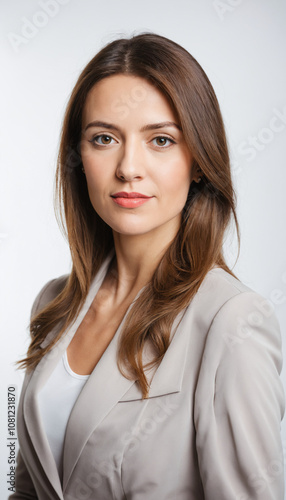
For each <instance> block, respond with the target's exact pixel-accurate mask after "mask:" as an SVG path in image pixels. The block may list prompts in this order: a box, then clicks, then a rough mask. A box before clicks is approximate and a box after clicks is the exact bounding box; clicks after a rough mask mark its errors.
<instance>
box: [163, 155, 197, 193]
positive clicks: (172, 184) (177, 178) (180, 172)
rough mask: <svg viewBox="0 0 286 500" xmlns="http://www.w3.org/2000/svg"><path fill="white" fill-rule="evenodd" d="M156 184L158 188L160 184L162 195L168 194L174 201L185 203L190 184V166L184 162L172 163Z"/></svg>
mask: <svg viewBox="0 0 286 500" xmlns="http://www.w3.org/2000/svg"><path fill="white" fill-rule="evenodd" d="M158 182H159V186H160V183H161V188H162V189H161V191H162V194H163V193H164V194H165V195H168V194H169V195H170V196H172V198H173V200H174V201H175V200H178V202H181V201H182V200H183V201H185V200H186V198H187V196H188V192H189V187H190V183H191V166H190V165H189V164H186V163H185V162H180V161H177V162H174V163H173V164H172V165H171V166H170V167H169V168H167V169H166V170H165V171H164V173H163V175H162V176H161V179H160V180H159V181H158Z"/></svg>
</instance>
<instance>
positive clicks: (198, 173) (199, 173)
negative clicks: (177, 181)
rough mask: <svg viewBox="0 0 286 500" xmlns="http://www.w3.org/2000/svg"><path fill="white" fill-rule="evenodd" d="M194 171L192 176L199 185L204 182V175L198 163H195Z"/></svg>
mask: <svg viewBox="0 0 286 500" xmlns="http://www.w3.org/2000/svg"><path fill="white" fill-rule="evenodd" d="M192 169H193V175H192V177H193V179H192V180H193V181H194V182H196V183H197V184H198V183H199V182H201V180H202V175H203V173H202V169H201V168H200V167H199V165H198V164H197V163H196V162H194V164H193V166H192Z"/></svg>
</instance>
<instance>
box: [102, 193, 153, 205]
mask: <svg viewBox="0 0 286 500" xmlns="http://www.w3.org/2000/svg"><path fill="white" fill-rule="evenodd" d="M111 197H112V199H113V200H114V202H115V203H117V205H120V206H121V207H125V208H135V207H139V206H140V205H143V203H146V202H147V201H148V200H150V198H152V196H146V195H145V194H142V193H127V192H125V191H120V192H119V193H115V194H112V195H111Z"/></svg>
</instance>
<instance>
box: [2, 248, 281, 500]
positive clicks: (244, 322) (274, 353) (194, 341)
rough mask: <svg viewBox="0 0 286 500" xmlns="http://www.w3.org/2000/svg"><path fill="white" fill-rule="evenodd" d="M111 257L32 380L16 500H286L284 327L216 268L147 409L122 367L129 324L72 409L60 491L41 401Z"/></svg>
mask: <svg viewBox="0 0 286 500" xmlns="http://www.w3.org/2000/svg"><path fill="white" fill-rule="evenodd" d="M109 260H110V257H109V258H107V260H106V261H105V263H104V264H103V265H102V267H101V269H100V271H99V272H98V274H97V276H96V278H95V279H94V281H93V283H92V286H91V288H90V292H89V294H88V297H87V299H86V302H85V304H84V306H83V308H82V310H81V312H80V314H79V316H78V318H77V320H76V321H75V323H74V324H73V326H72V327H71V328H70V329H69V330H68V331H67V333H66V335H65V336H63V337H62V338H61V340H60V341H59V343H58V345H57V346H56V347H55V348H54V349H53V350H52V351H50V352H49V353H48V354H47V355H46V356H45V357H43V358H42V360H41V362H40V363H39V365H38V366H37V368H36V369H35V370H34V371H33V372H32V373H31V374H29V375H26V377H25V381H24V384H23V389H22V394H21V398H20V402H19V408H18V436H19V443H20V452H19V454H18V465H17V471H16V493H14V494H12V495H11V496H10V499H13V500H16V499H36V498H37V499H40V500H48V499H49V500H58V499H65V500H94V499H96V500H97V499H98V500H123V499H125V500H203V499H205V500H283V491H284V490H283V484H284V481H283V456H282V447H281V439H280V421H281V418H282V415H283V411H284V395H283V389H282V384H281V381H280V379H279V373H280V370H281V339H280V332H279V325H278V322H277V319H276V316H275V314H274V312H273V309H272V307H271V306H270V304H269V303H268V302H267V301H266V300H265V299H264V298H263V297H261V296H260V295H258V294H257V293H255V292H254V291H252V290H251V289H250V288H248V287H247V286H246V285H244V284H243V283H241V282H240V281H239V280H237V279H235V278H233V277H232V276H230V275H229V274H228V273H226V272H225V271H224V270H222V269H221V268H218V267H215V268H213V269H212V270H211V271H210V272H209V273H208V274H207V276H206V278H205V280H204V282H203V284H202V285H201V287H200V289H199V291H198V293H197V294H196V296H195V298H194V299H193V300H192V301H191V303H190V304H189V306H188V307H187V308H186V309H185V310H184V311H183V312H182V313H181V314H180V315H179V317H178V318H177V320H176V324H175V325H174V327H173V338H172V342H171V344H170V347H169V348H168V350H167V352H166V354H165V356H164V358H163V360H162V362H161V364H160V366H159V368H158V369H157V371H155V374H154V373H153V374H152V373H149V374H148V378H149V380H151V377H152V376H153V380H152V383H151V390H150V399H148V400H143V401H142V400H141V393H140V390H139V388H138V386H137V383H136V382H134V381H130V380H128V379H127V378H125V377H123V376H122V375H121V374H120V372H119V370H118V368H117V363H116V348H117V344H118V338H119V334H120V331H121V328H122V323H123V321H124V319H123V321H122V323H121V325H120V327H119V328H118V330H117V332H116V334H115V336H114V338H113V339H112V341H111V343H110V344H109V346H108V348H107V349H106V351H105V352H104V354H103V356H102V358H101V359H100V361H99V363H98V364H97V366H96V367H95V369H94V371H93V372H92V374H91V376H90V378H89V379H88V381H87V383H86V385H85V386H84V388H83V390H82V392H81V393H80V395H79V397H78V399H77V401H76V403H75V406H74V408H73V410H72V412H71V415H70V419H69V421H68V425H67V429H66V437H65V443H64V458H63V484H61V482H60V479H59V476H58V473H57V469H56V465H55V462H54V459H53V456H52V454H51V451H50V448H49V445H48V441H47V438H46V435H45V432H44V430H43V426H42V422H41V416H40V414H39V410H38V404H37V395H38V392H39V390H40V389H41V387H43V385H44V384H45V383H46V381H47V379H48V377H49V376H50V374H51V373H52V372H53V370H54V368H55V366H56V364H57V363H58V362H59V360H60V358H61V356H62V354H63V352H64V350H65V349H66V347H67V345H68V344H69V342H70V341H71V339H72V337H73V335H74V333H75V331H76V329H77V327H78V325H79V324H80V322H81V321H82V319H83V317H84V315H85V314H86V312H87V310H88V308H89V306H90V304H91V301H92V299H93V297H94V296H95V294H96V293H97V290H98V289H99V287H100V285H101V282H102V280H103V278H104V276H105V273H106V270H107V266H108V263H109ZM64 280H65V278H60V279H58V280H54V281H52V282H50V283H48V285H46V287H45V288H44V289H43V291H42V293H41V294H40V295H39V297H38V299H37V301H36V303H35V305H34V309H38V310H39V309H40V308H41V307H42V306H43V305H44V304H45V303H47V302H48V301H49V300H51V298H52V297H54V296H55V295H56V294H57V293H58V292H59V289H60V288H61V286H62V284H63V282H64ZM130 307H132V305H131V306H130ZM170 307H171V305H170ZM54 334H55V332H54V331H53V332H50V334H49V338H50V337H52V336H53V335H54ZM49 338H47V339H45V341H44V342H43V345H44V344H46V342H48V341H49ZM146 359H148V351H147V349H146ZM63 390H64V388H63ZM58 411H59V412H60V411H61V409H60V408H58Z"/></svg>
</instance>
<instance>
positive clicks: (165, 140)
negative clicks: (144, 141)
mask: <svg viewBox="0 0 286 500" xmlns="http://www.w3.org/2000/svg"><path fill="white" fill-rule="evenodd" d="M151 142H153V144H154V145H155V146H158V147H160V148H166V147H168V146H170V145H171V144H176V143H175V141H174V140H173V139H170V137H165V136H164V135H159V136H158V137H155V138H154V139H152V141H151Z"/></svg>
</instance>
